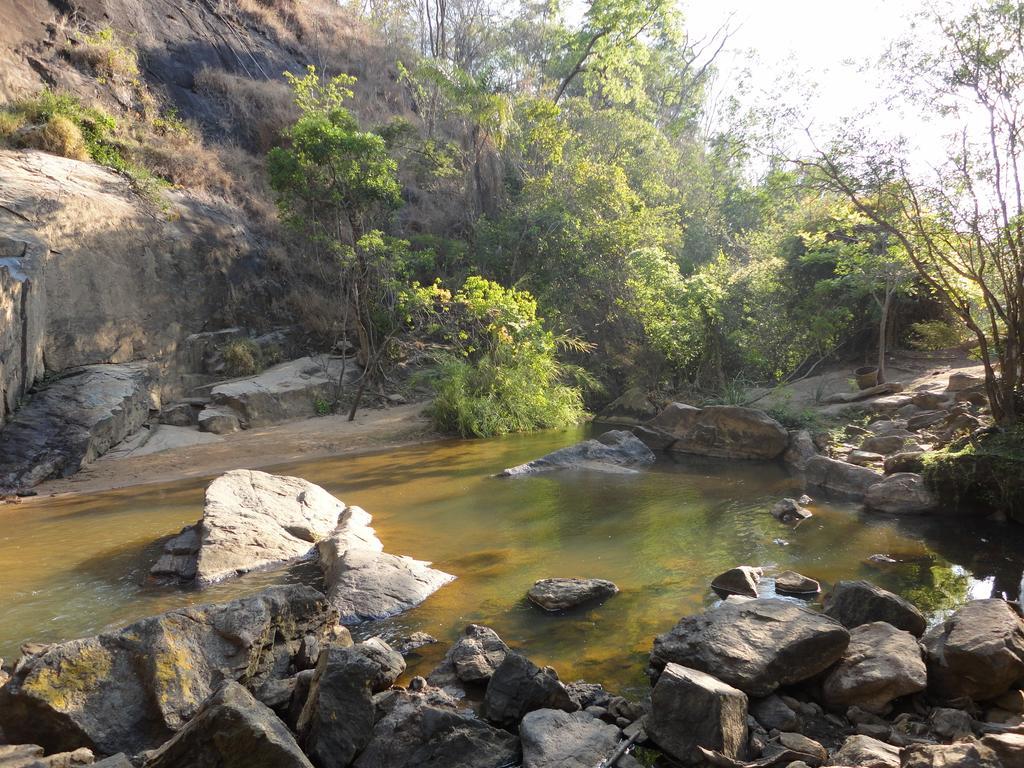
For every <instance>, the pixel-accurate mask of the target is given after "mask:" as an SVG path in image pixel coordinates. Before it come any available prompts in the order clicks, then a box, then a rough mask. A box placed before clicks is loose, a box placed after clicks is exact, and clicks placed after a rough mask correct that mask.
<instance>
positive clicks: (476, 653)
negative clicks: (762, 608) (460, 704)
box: [427, 624, 509, 687]
mask: <svg viewBox="0 0 1024 768" xmlns="http://www.w3.org/2000/svg"><path fill="white" fill-rule="evenodd" d="M508 652H509V649H508V646H507V645H505V642H504V641H503V640H502V639H501V638H500V637H498V633H497V632H495V631H494V630H493V629H491V628H490V627H483V626H480V625H479V624H470V625H469V626H467V627H466V628H465V629H464V630H463V632H462V637H460V638H459V639H458V640H456V641H455V643H454V644H453V645H452V647H451V648H449V649H448V653H446V654H445V657H444V660H443V661H442V662H441V664H440V665H438V667H437V669H435V670H434V671H433V672H431V673H430V677H428V678H427V680H428V682H429V683H430V684H431V685H437V686H441V687H449V686H458V684H459V683H486V682H487V681H488V680H490V679H491V676H492V675H493V674H494V670H496V669H497V668H498V667H499V666H500V665H501V662H503V661H504V660H505V656H506V655H507V654H508Z"/></svg>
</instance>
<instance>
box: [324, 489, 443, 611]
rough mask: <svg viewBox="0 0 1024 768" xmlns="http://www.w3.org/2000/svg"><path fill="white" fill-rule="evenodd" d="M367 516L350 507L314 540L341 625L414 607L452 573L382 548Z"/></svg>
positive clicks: (328, 593) (362, 510)
mask: <svg viewBox="0 0 1024 768" xmlns="http://www.w3.org/2000/svg"><path fill="white" fill-rule="evenodd" d="M370 522H371V517H370V514H369V513H368V512H366V510H364V509H362V508H360V507H349V508H348V509H347V510H346V511H345V513H344V514H342V516H341V519H340V523H339V525H338V528H337V529H336V530H335V531H334V533H332V534H331V535H330V536H328V537H327V538H325V539H323V540H322V541H320V542H319V543H318V544H317V551H318V552H319V555H320V568H321V569H322V570H323V573H324V583H325V585H326V586H327V599H328V600H329V601H330V604H331V607H332V608H333V609H334V610H336V611H337V612H338V615H339V620H340V621H341V622H342V623H343V624H359V623H362V622H364V621H371V620H376V619H385V618H387V617H389V616H394V615H396V614H399V613H402V612H403V611H407V610H409V609H410V608H413V607H415V606H417V605H419V604H420V603H422V602H423V601H424V600H426V599H427V598H428V597H430V595H432V594H433V593H434V592H436V591H437V590H438V589H440V588H441V587H443V586H444V585H445V584H448V583H449V582H451V581H454V579H455V577H454V576H452V575H451V574H449V573H444V572H443V571H439V570H437V569H435V568H431V567H430V563H428V562H424V561H422V560H414V559H413V558H411V557H404V556H398V555H390V554H387V553H385V552H382V551H381V550H382V549H383V547H382V546H381V543H380V539H378V538H377V536H376V535H375V534H374V531H373V528H371V527H370Z"/></svg>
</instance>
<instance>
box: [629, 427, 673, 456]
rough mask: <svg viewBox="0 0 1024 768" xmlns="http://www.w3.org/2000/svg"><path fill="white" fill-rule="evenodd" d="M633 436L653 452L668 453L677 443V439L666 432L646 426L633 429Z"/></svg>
mask: <svg viewBox="0 0 1024 768" xmlns="http://www.w3.org/2000/svg"><path fill="white" fill-rule="evenodd" d="M633 434H634V435H636V436H637V437H638V438H639V439H640V440H641V442H643V444H644V445H646V446H647V447H648V448H650V449H651V450H652V451H667V450H668V449H669V448H670V447H671V445H672V443H674V442H675V441H676V438H675V437H674V436H673V435H670V434H669V433H668V432H666V431H665V430H663V429H656V428H654V427H649V426H646V425H641V426H639V427H633Z"/></svg>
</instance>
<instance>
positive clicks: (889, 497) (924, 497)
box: [864, 472, 939, 515]
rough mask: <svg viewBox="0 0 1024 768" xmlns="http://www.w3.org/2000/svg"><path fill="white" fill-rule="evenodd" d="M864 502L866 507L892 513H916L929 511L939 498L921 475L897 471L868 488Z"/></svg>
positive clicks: (937, 503) (936, 505)
mask: <svg viewBox="0 0 1024 768" xmlns="http://www.w3.org/2000/svg"><path fill="white" fill-rule="evenodd" d="M864 504H865V505H866V506H867V507H868V509H874V510H877V511H879V512H888V513H890V514H893V515H917V514H923V513H924V512H931V511H932V510H933V509H935V508H936V507H938V506H939V500H938V498H937V497H936V496H935V494H934V493H932V492H931V491H930V490H929V489H928V486H927V485H926V483H925V481H924V478H923V477H921V476H920V475H915V474H914V473H912V472H897V473H896V474H894V475H889V476H888V477H886V478H885V479H883V480H881V481H880V482H877V483H875V484H874V485H872V486H871V487H870V488H868V491H867V494H866V495H865V497H864Z"/></svg>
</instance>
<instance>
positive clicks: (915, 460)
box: [884, 451, 924, 475]
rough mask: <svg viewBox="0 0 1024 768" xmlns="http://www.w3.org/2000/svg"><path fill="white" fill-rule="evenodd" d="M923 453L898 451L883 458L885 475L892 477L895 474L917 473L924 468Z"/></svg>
mask: <svg viewBox="0 0 1024 768" xmlns="http://www.w3.org/2000/svg"><path fill="white" fill-rule="evenodd" d="M923 456H924V451H900V452H899V453H894V454H892V455H891V456H886V457H885V464H884V468H885V474H887V475H894V474H896V473H897V472H918V473H920V472H921V470H922V469H923V468H924V461H923V460H922V457H923Z"/></svg>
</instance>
